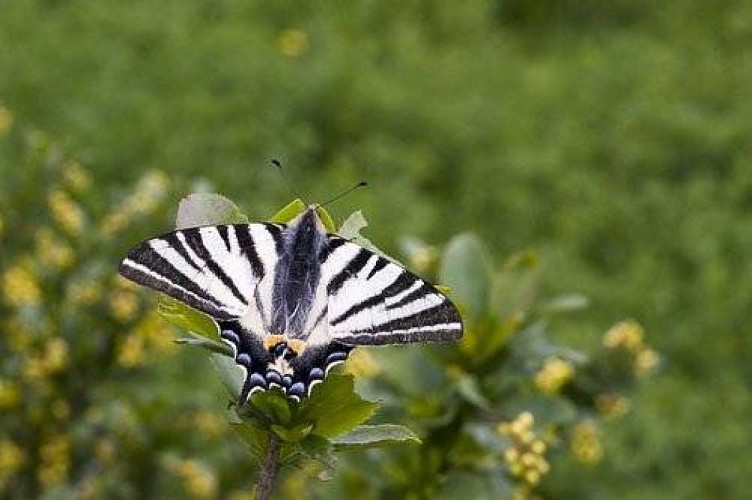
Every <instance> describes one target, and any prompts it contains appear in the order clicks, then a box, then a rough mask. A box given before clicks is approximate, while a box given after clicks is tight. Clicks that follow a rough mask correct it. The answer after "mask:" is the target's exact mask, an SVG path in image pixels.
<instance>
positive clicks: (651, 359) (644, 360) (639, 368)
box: [634, 348, 660, 375]
mask: <svg viewBox="0 0 752 500" xmlns="http://www.w3.org/2000/svg"><path fill="white" fill-rule="evenodd" d="M659 361H660V356H658V353H657V352H655V351H654V350H653V349H647V348H646V349H641V350H640V351H639V352H638V353H637V356H636V357H635V361H634V371H635V373H636V374H637V375H646V374H649V373H650V372H652V371H653V370H654V369H655V367H656V366H658V362H659Z"/></svg>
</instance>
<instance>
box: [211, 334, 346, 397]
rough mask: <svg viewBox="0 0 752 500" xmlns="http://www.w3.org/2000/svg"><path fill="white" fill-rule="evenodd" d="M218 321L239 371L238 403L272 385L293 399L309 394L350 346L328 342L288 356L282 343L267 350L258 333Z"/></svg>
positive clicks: (340, 360) (340, 361) (341, 358)
mask: <svg viewBox="0 0 752 500" xmlns="http://www.w3.org/2000/svg"><path fill="white" fill-rule="evenodd" d="M218 324H219V327H220V329H221V334H220V337H221V339H222V340H223V341H224V342H225V343H227V344H229V345H230V346H232V348H233V357H234V359H235V362H236V363H237V364H238V365H239V366H240V367H241V369H242V370H243V376H244V383H243V387H242V389H241V392H240V401H241V402H245V401H246V400H247V399H248V397H249V396H250V395H251V394H253V393H254V392H256V391H260V390H268V389H272V388H274V387H278V388H279V389H280V390H282V391H283V392H284V393H285V394H287V395H288V396H289V397H291V398H293V399H301V398H303V397H306V396H309V395H310V394H311V390H312V389H313V388H314V387H315V386H316V385H317V384H318V383H320V382H323V380H324V378H325V377H326V375H327V374H328V373H329V371H330V370H331V369H332V368H333V367H335V366H337V365H339V364H342V363H344V362H345V360H346V359H347V356H348V355H349V353H350V351H351V350H352V347H351V346H348V345H344V344H341V343H339V342H329V343H327V344H326V345H321V346H312V347H310V348H307V349H305V350H304V351H303V352H302V353H301V354H300V355H299V356H297V355H296V356H292V355H291V353H290V351H289V349H288V348H287V345H286V344H285V343H284V342H282V343H279V344H277V345H275V346H272V347H271V348H270V349H267V348H266V347H265V346H264V343H263V341H262V340H261V338H262V337H261V336H260V335H258V334H256V333H252V332H249V331H247V330H246V329H245V328H244V327H243V326H242V325H241V324H240V323H238V322H237V321H221V322H219V323H218Z"/></svg>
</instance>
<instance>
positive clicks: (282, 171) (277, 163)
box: [269, 158, 307, 204]
mask: <svg viewBox="0 0 752 500" xmlns="http://www.w3.org/2000/svg"><path fill="white" fill-rule="evenodd" d="M269 163H271V164H272V166H274V167H276V168H277V169H278V170H279V173H280V175H282V179H283V180H284V181H285V185H286V186H287V189H289V190H290V193H291V194H292V195H293V196H294V197H295V198H299V199H301V200H303V202H305V200H304V199H303V197H302V196H300V195H299V194H298V193H297V192H296V191H295V190H294V189H293V188H292V183H291V182H290V179H289V178H288V177H287V172H286V171H285V169H283V168H282V163H281V162H280V161H279V160H278V159H276V158H272V159H271V160H269ZM306 204H307V203H306Z"/></svg>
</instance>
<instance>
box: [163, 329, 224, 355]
mask: <svg viewBox="0 0 752 500" xmlns="http://www.w3.org/2000/svg"><path fill="white" fill-rule="evenodd" d="M188 335H190V337H181V338H179V339H175V343H176V344H182V345H189V346H196V347H203V348H204V349H206V350H208V351H211V352H214V353H217V354H222V355H224V356H230V357H232V355H233V352H232V348H231V347H230V346H229V345H227V344H225V343H224V342H216V341H214V340H210V339H208V338H206V337H203V336H200V335H196V334H194V333H192V332H188Z"/></svg>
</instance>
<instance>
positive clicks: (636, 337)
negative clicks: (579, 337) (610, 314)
mask: <svg viewBox="0 0 752 500" xmlns="http://www.w3.org/2000/svg"><path fill="white" fill-rule="evenodd" d="M643 337H644V331H643V329H642V326H640V324H639V323H637V322H636V321H631V320H630V321H622V322H621V323H618V324H616V325H614V326H613V327H611V329H610V330H608V331H607V332H606V334H605V335H604V336H603V345H605V346H606V347H608V348H609V349H627V350H629V351H632V352H636V351H637V350H638V349H639V348H640V347H642V339H643Z"/></svg>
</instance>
